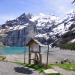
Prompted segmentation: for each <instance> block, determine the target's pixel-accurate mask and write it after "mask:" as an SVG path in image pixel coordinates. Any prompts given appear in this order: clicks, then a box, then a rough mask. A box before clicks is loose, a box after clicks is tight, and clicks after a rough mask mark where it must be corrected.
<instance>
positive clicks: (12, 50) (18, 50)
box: [0, 47, 27, 55]
mask: <svg viewBox="0 0 75 75" xmlns="http://www.w3.org/2000/svg"><path fill="white" fill-rule="evenodd" d="M24 51H27V48H26V47H3V48H0V55H11V54H23V53H24Z"/></svg>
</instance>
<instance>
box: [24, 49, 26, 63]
mask: <svg viewBox="0 0 75 75" xmlns="http://www.w3.org/2000/svg"><path fill="white" fill-rule="evenodd" d="M25 54H26V51H25V50H24V64H25Z"/></svg>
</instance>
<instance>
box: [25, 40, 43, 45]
mask: <svg viewBox="0 0 75 75" xmlns="http://www.w3.org/2000/svg"><path fill="white" fill-rule="evenodd" d="M32 43H36V44H37V45H39V46H44V45H43V44H42V43H41V42H39V41H38V40H37V39H31V40H30V41H29V42H28V43H27V44H26V46H30V45H31V44H32Z"/></svg>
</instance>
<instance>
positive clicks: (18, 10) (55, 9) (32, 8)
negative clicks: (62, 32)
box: [0, 0, 75, 24]
mask: <svg viewBox="0 0 75 75" xmlns="http://www.w3.org/2000/svg"><path fill="white" fill-rule="evenodd" d="M71 2H72V0H0V24H2V23H4V22H5V21H6V20H11V19H14V18H16V17H18V16H20V15H21V14H22V13H24V12H25V13H29V12H30V13H32V14H33V15H38V14H39V13H45V14H51V15H56V16H60V17H63V16H64V15H66V13H67V12H70V11H71V10H75V5H72V4H71Z"/></svg>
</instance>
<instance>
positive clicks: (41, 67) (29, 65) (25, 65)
mask: <svg viewBox="0 0 75 75" xmlns="http://www.w3.org/2000/svg"><path fill="white" fill-rule="evenodd" d="M13 63H16V64H18V65H22V66H24V67H29V68H32V69H34V70H36V71H38V72H40V73H41V72H43V71H44V70H45V69H47V68H46V65H40V64H37V65H35V64H24V63H22V62H13ZM52 66H60V65H56V64H49V65H48V68H52ZM48 75H61V74H60V73H57V74H55V73H52V74H48Z"/></svg>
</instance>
